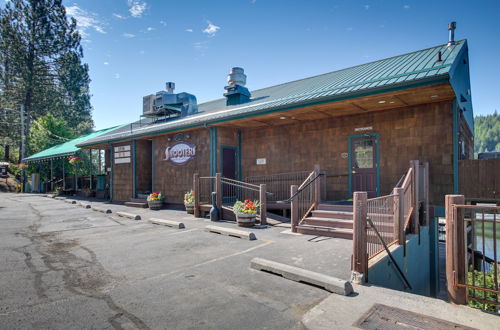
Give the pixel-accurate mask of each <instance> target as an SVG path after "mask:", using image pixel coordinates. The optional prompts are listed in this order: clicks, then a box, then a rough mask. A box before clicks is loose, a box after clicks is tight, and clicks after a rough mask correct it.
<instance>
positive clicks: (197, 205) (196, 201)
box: [193, 173, 201, 218]
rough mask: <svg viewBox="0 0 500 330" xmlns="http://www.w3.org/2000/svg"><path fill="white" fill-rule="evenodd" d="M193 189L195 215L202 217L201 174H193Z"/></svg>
mask: <svg viewBox="0 0 500 330" xmlns="http://www.w3.org/2000/svg"><path fill="white" fill-rule="evenodd" d="M193 190H194V216H195V217H197V218H199V217H200V213H201V212H200V175H199V174H198V173H195V174H193Z"/></svg>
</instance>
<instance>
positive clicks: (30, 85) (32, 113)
mask: <svg viewBox="0 0 500 330" xmlns="http://www.w3.org/2000/svg"><path fill="white" fill-rule="evenodd" d="M80 41H81V37H80V34H79V33H78V31H77V29H76V21H75V19H71V20H68V18H67V17H66V10H65V7H64V6H63V5H62V0H11V1H8V2H6V4H5V7H4V8H3V9H2V8H0V116H3V118H2V119H1V120H0V138H2V137H8V138H9V139H10V140H12V141H15V142H16V143H20V126H19V122H20V114H19V108H20V105H21V104H22V105H24V108H25V114H26V118H25V120H26V123H27V125H26V127H27V132H26V133H27V134H26V135H27V136H28V137H29V136H30V134H29V131H30V128H31V122H32V121H33V120H37V119H38V118H40V117H42V116H44V115H46V114H47V113H51V114H53V115H54V116H55V117H59V118H65V119H66V122H67V125H68V127H69V128H70V129H71V131H72V134H74V135H78V134H82V133H86V132H88V131H90V129H91V128H92V126H93V122H92V118H91V110H92V108H91V105H90V94H89V83H90V78H89V75H88V66H87V65H86V64H82V58H83V51H82V47H81V45H80ZM5 123H7V124H5ZM28 145H29V146H34V145H33V144H32V143H28ZM37 149H38V148H37ZM32 152H33V150H29V151H28V154H30V153H32Z"/></svg>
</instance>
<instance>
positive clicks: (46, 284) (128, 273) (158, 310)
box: [0, 193, 352, 329]
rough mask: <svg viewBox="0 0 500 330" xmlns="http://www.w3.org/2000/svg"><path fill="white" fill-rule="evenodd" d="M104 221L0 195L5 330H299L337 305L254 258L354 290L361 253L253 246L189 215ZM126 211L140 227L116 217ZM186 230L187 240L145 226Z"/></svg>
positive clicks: (274, 239)
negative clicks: (315, 312) (321, 307)
mask: <svg viewBox="0 0 500 330" xmlns="http://www.w3.org/2000/svg"><path fill="white" fill-rule="evenodd" d="M91 204H93V205H97V206H105V207H106V208H110V209H112V213H111V214H104V213H100V212H96V211H93V210H91V209H85V208H83V207H81V206H78V205H77V204H68V203H65V202H64V201H62V200H56V199H51V198H47V197H44V196H41V195H20V194H7V193H4V194H0V228H1V230H0V287H1V291H0V328H5V329H13V328H16V329H33V328H36V329H82V328H85V329H90V328H98V329H107V328H116V329H301V328H304V325H303V324H302V322H301V320H302V317H303V315H304V314H305V313H306V312H307V311H309V310H310V309H311V308H313V307H314V306H316V305H317V304H318V303H320V302H321V301H322V300H323V299H325V298H326V297H328V296H329V295H330V294H329V293H328V292H327V291H324V290H322V289H320V288H317V287H314V286H310V285H306V284H303V283H297V282H293V281H289V280H286V279H284V278H281V277H279V276H276V275H273V274H269V273H265V272H259V271H256V270H253V269H250V260H251V259H252V258H254V257H260V258H265V259H269V260H273V261H277V262H281V263H285V264H288V265H293V266H296V267H301V268H305V269H308V270H312V271H316V272H320V273H323V274H326V275H331V276H335V277H338V278H341V279H346V280H348V279H349V275H350V267H349V264H350V255H351V249H352V242H351V241H349V240H343V239H334V238H326V237H315V236H309V235H294V234H291V233H290V229H289V228H287V227H286V226H274V227H272V226H261V227H259V226H257V227H254V228H251V229H245V230H247V231H252V232H253V233H255V235H256V237H257V240H254V241H249V240H244V239H239V238H235V237H230V236H223V235H218V234H214V233H211V232H207V231H205V230H204V229H205V226H207V225H217V226H222V227H228V228H234V229H236V228H237V227H236V225H235V224H234V222H217V223H214V222H211V221H209V220H208V219H199V218H194V217H193V216H192V215H188V214H187V213H186V212H185V211H179V210H161V211H151V210H149V209H136V208H128V207H125V206H122V205H113V204H106V205H105V204H104V203H102V202H93V203H91ZM117 211H127V212H130V213H137V214H139V215H141V218H142V220H131V219H128V218H123V217H118V216H117V215H116V212H117ZM151 217H155V218H161V219H167V220H174V221H181V222H183V223H184V224H185V228H184V229H174V228H170V227H166V226H160V225H154V224H151V223H148V222H147V220H148V219H149V218H151Z"/></svg>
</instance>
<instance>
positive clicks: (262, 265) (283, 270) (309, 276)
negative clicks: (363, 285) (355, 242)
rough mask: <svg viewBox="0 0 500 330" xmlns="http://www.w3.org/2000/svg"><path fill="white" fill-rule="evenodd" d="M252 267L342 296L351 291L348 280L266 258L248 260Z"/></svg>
mask: <svg viewBox="0 0 500 330" xmlns="http://www.w3.org/2000/svg"><path fill="white" fill-rule="evenodd" d="M250 267H251V268H252V269H256V270H261V271H266V272H269V273H273V274H276V275H281V276H283V277H284V278H286V279H289V280H292V281H295V282H302V283H307V284H311V285H314V286H317V287H320V288H323V289H325V290H326V291H329V292H333V293H336V294H340V295H343V296H347V295H350V294H351V293H353V288H352V285H351V283H350V282H349V281H345V280H341V279H338V278H336V277H332V276H328V275H324V274H320V273H316V272H312V271H310V270H306V269H303V268H298V267H294V266H289V265H286V264H282V263H279V262H275V261H271V260H266V259H262V258H253V259H252V261H251V262H250Z"/></svg>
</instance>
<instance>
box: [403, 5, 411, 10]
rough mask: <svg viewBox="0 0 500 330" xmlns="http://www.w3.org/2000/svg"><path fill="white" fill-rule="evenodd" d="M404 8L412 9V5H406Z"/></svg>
mask: <svg viewBox="0 0 500 330" xmlns="http://www.w3.org/2000/svg"><path fill="white" fill-rule="evenodd" d="M403 8H404V9H410V8H411V7H410V5H404V6H403Z"/></svg>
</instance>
